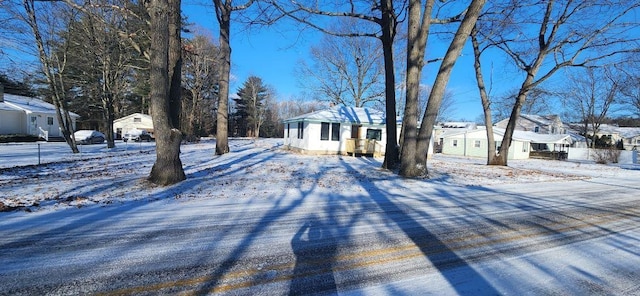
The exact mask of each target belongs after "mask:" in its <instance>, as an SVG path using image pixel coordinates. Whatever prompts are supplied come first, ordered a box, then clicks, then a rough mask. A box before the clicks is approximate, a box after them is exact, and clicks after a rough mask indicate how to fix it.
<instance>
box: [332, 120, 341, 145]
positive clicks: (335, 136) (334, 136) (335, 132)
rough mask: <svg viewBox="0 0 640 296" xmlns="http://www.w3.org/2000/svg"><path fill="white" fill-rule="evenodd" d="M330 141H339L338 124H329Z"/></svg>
mask: <svg viewBox="0 0 640 296" xmlns="http://www.w3.org/2000/svg"><path fill="white" fill-rule="evenodd" d="M331 141H340V123H332V124H331Z"/></svg>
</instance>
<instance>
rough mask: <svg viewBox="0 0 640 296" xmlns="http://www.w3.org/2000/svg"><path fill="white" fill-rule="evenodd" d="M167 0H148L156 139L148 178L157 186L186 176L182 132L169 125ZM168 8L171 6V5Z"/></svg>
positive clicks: (177, 180) (152, 102)
mask: <svg viewBox="0 0 640 296" xmlns="http://www.w3.org/2000/svg"><path fill="white" fill-rule="evenodd" d="M169 9H170V7H169V3H168V1H167V0H152V1H151V4H150V7H149V14H150V16H151V48H152V49H153V50H152V51H151V77H150V85H151V116H152V118H153V127H154V134H155V138H156V162H155V164H154V165H153V168H152V169H151V173H150V175H149V178H148V179H149V181H151V182H153V183H155V184H158V185H170V184H174V183H178V182H180V181H182V180H184V179H186V176H185V174H184V170H183V168H182V161H181V160H180V143H181V141H182V133H181V132H180V131H179V130H178V129H175V128H173V127H172V125H171V120H172V119H171V117H170V115H171V111H170V97H169V93H170V89H169V87H170V84H171V83H172V82H170V81H169V35H170V34H169V22H170V19H169ZM171 9H175V7H174V6H172V7H171Z"/></svg>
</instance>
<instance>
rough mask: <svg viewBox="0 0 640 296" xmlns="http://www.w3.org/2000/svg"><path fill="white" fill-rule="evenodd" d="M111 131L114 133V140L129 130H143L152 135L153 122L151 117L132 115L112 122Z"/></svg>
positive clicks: (139, 114)
mask: <svg viewBox="0 0 640 296" xmlns="http://www.w3.org/2000/svg"><path fill="white" fill-rule="evenodd" d="M113 130H114V131H115V132H116V138H118V139H119V138H121V137H122V135H124V134H126V133H127V132H129V131H131V130H143V131H147V132H148V133H150V134H152V135H153V120H152V119H151V115H147V114H142V113H133V114H131V115H127V116H125V117H122V118H119V119H116V120H114V121H113Z"/></svg>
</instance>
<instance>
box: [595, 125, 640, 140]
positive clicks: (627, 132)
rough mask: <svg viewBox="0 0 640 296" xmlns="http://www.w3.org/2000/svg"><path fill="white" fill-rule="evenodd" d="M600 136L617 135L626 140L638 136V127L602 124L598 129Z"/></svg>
mask: <svg viewBox="0 0 640 296" xmlns="http://www.w3.org/2000/svg"><path fill="white" fill-rule="evenodd" d="M598 132H599V133H600V134H618V135H619V136H620V137H622V138H625V139H628V138H634V137H637V136H640V127H619V126H615V125H610V124H602V125H600V128H599V129H598Z"/></svg>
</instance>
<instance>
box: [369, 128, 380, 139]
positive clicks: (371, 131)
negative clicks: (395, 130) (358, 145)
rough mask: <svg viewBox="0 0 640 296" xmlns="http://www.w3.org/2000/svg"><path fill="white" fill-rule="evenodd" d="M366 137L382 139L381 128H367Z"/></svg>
mask: <svg viewBox="0 0 640 296" xmlns="http://www.w3.org/2000/svg"><path fill="white" fill-rule="evenodd" d="M367 139H370V140H378V141H382V130H381V129H370V128H368V129H367Z"/></svg>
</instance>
